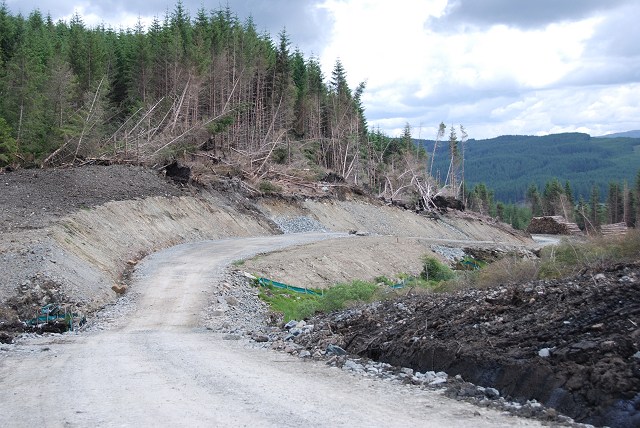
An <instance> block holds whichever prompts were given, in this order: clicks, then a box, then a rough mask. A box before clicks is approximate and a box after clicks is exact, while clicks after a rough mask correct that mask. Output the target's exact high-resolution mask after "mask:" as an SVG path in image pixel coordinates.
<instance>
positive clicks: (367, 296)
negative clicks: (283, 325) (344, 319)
mask: <svg viewBox="0 0 640 428" xmlns="http://www.w3.org/2000/svg"><path fill="white" fill-rule="evenodd" d="M423 262H424V266H423V272H422V274H421V275H420V277H410V276H408V275H400V276H401V277H403V282H404V284H405V290H408V289H414V288H416V287H417V288H419V289H425V290H432V291H440V290H441V289H444V288H442V284H444V283H446V281H447V280H450V279H452V278H454V277H455V273H454V272H453V271H452V270H451V269H450V268H449V267H448V266H447V265H445V264H443V263H441V262H440V261H438V260H436V259H434V258H432V257H424V259H423ZM374 281H375V282H368V281H360V280H356V281H352V282H351V283H348V284H337V285H335V286H333V287H331V288H328V289H326V290H322V291H320V290H312V291H315V292H316V293H321V294H320V295H319V296H318V295H311V294H299V293H294V292H291V291H289V290H285V289H281V288H276V287H273V286H267V287H261V289H260V290H261V291H260V298H261V299H262V300H264V301H265V302H267V303H269V304H270V305H271V308H272V309H273V310H274V311H276V312H281V313H283V314H284V318H285V320H286V321H289V320H292V319H298V320H300V319H303V318H308V317H310V316H312V315H313V314H315V313H317V312H332V311H338V310H341V309H345V308H347V307H349V306H350V305H353V304H357V303H369V302H373V301H376V300H382V299H385V298H387V297H389V296H391V295H398V294H401V293H403V291H401V290H398V291H397V292H395V293H394V290H393V289H392V288H390V287H391V286H394V285H396V283H395V282H394V281H392V280H390V279H389V278H387V277H385V276H379V277H377V278H376V279H375V280H374ZM378 284H382V285H378Z"/></svg>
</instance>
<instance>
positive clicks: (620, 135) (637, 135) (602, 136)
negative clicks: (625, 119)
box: [598, 129, 640, 138]
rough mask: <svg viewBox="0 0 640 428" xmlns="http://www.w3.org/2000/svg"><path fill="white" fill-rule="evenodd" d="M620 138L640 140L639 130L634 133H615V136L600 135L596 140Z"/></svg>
mask: <svg viewBox="0 0 640 428" xmlns="http://www.w3.org/2000/svg"><path fill="white" fill-rule="evenodd" d="M620 137H626V138H640V129H638V130H635V131H626V132H616V133H615V134H607V135H601V136H600V137H598V138H620Z"/></svg>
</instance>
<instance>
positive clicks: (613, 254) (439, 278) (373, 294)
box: [260, 230, 640, 321]
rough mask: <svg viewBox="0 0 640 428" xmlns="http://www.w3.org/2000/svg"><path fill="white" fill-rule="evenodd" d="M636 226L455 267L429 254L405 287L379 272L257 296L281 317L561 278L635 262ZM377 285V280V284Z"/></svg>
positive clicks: (639, 250)
mask: <svg viewBox="0 0 640 428" xmlns="http://www.w3.org/2000/svg"><path fill="white" fill-rule="evenodd" d="M639 258H640V231H635V230H634V231H629V232H628V233H627V234H626V235H625V236H622V237H600V238H598V239H590V240H589V241H588V242H586V243H581V244H573V243H570V242H568V241H565V242H563V243H561V244H560V245H558V246H550V247H546V248H545V249H544V250H543V251H542V253H541V256H540V259H528V258H522V257H521V256H519V255H517V254H512V255H508V256H506V257H504V258H502V259H500V260H498V261H496V262H493V263H485V262H482V261H479V260H475V259H473V258H470V257H468V258H466V259H465V260H466V261H467V262H469V263H467V264H465V263H464V261H465V260H463V261H462V262H460V263H459V264H458V268H459V269H457V270H455V271H454V270H452V269H450V268H449V267H448V266H447V265H445V264H443V263H442V262H440V261H438V260H437V259H435V258H433V257H429V256H425V257H424V258H423V263H424V265H423V271H422V273H421V274H420V276H419V277H406V278H404V283H405V287H404V288H403V289H400V290H393V289H392V288H390V287H391V286H393V285H395V282H394V281H392V280H390V279H389V278H388V277H386V276H379V277H377V278H376V279H375V282H367V281H353V282H351V283H349V284H338V285H336V286H334V287H331V288H329V289H327V290H323V291H322V292H321V291H320V290H314V291H316V292H319V293H320V292H321V293H322V294H321V295H319V296H317V295H309V294H298V293H294V292H291V291H288V290H283V289H279V288H274V287H270V286H269V287H262V288H261V291H260V298H261V299H263V300H264V301H266V302H268V303H269V304H270V305H271V307H272V309H273V310H275V311H277V312H282V313H283V314H284V317H285V320H286V321H288V320H291V319H297V320H300V319H303V318H308V317H310V316H312V315H313V314H315V313H317V312H331V311H337V310H341V309H345V308H347V307H349V306H350V305H353V304H358V303H369V302H372V301H376V300H383V299H386V298H390V297H396V296H399V295H402V294H404V293H408V292H414V291H415V290H416V289H417V290H425V291H430V292H452V291H455V290H458V289H461V288H491V287H496V286H499V285H502V284H518V283H523V282H528V281H533V280H537V279H550V278H563V277H567V276H570V275H573V274H576V273H578V272H580V271H583V270H584V269H600V268H604V267H606V266H610V265H612V264H616V263H631V262H638V261H639V260H640V259H639ZM378 284H380V285H378Z"/></svg>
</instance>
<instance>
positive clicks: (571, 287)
mask: <svg viewBox="0 0 640 428" xmlns="http://www.w3.org/2000/svg"><path fill="white" fill-rule="evenodd" d="M310 322H311V323H313V324H315V325H316V326H324V327H323V328H321V329H319V330H318V331H317V332H316V333H314V334H313V335H312V336H310V337H305V338H301V341H302V342H303V343H304V344H305V345H306V346H308V347H311V346H316V345H317V344H318V343H320V346H326V343H329V342H331V341H334V342H337V343H338V344H339V345H341V346H344V347H345V349H347V350H348V351H349V352H351V353H354V354H358V355H360V356H365V357H368V358H372V359H374V360H377V361H383V362H387V363H390V364H393V365H398V366H404V367H411V368H413V369H415V370H420V371H427V370H435V371H438V370H442V371H446V372H447V373H449V375H450V376H453V375H456V374H460V375H462V377H463V378H464V379H465V380H468V381H470V382H473V383H475V384H478V385H482V386H486V387H495V388H497V389H499V390H500V392H501V393H502V395H504V396H507V397H510V398H511V399H514V400H520V401H524V400H530V399H532V398H533V399H536V400H538V401H540V402H542V403H544V404H545V405H547V406H549V407H553V408H555V409H556V410H558V411H560V412H561V413H563V414H566V415H569V416H571V417H572V418H574V419H575V420H577V421H579V422H585V423H590V424H594V425H608V426H612V427H629V428H630V427H637V426H640V353H638V349H640V328H639V324H640V267H639V266H638V265H629V266H615V267H612V269H610V271H607V272H601V273H598V274H596V273H593V272H589V273H585V274H584V275H581V276H576V277H574V278H571V279H569V280H566V281H565V280H563V281H537V282H531V283H527V284H520V285H516V286H500V287H498V288H495V289H490V290H467V291H461V292H458V293H454V294H428V295H419V296H413V297H407V298H403V299H401V300H399V301H398V300H396V301H387V302H382V303H377V304H372V305H368V306H366V307H362V308H359V309H353V310H349V311H345V312H342V313H338V314H332V315H326V316H321V317H318V319H314V320H312V321H310ZM305 341H306V342H305ZM323 344H324V345H323ZM454 394H455V393H454Z"/></svg>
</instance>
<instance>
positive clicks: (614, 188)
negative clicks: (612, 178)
mask: <svg viewBox="0 0 640 428" xmlns="http://www.w3.org/2000/svg"><path fill="white" fill-rule="evenodd" d="M607 213H608V220H609V223H610V224H611V223H620V222H621V221H623V214H624V200H623V196H622V189H621V188H620V185H619V184H618V183H616V182H610V183H609V195H608V197H607Z"/></svg>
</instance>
